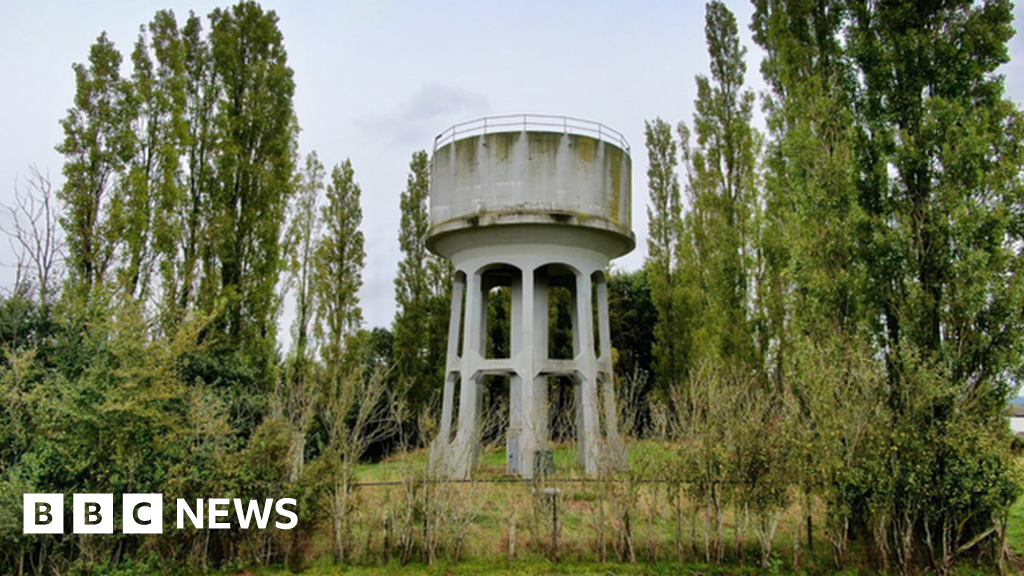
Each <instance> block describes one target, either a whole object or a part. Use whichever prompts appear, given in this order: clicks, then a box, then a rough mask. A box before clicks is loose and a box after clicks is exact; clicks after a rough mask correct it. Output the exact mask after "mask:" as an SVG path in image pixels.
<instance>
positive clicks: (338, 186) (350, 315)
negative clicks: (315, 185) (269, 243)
mask: <svg viewBox="0 0 1024 576" xmlns="http://www.w3.org/2000/svg"><path fill="white" fill-rule="evenodd" d="M361 196H362V192H361V190H360V189H359V184H357V183H356V181H355V170H354V169H353V168H352V162H351V161H350V160H345V161H344V162H342V163H341V164H338V165H336V166H335V167H334V169H333V170H332V171H331V181H330V183H329V184H328V186H327V202H326V204H324V206H323V208H322V212H321V216H320V218H321V220H322V222H323V225H324V234H323V237H322V238H321V239H320V241H319V242H318V245H317V248H316V275H317V278H316V280H317V281H316V287H317V320H318V321H317V331H318V333H319V340H320V341H321V347H322V348H321V355H322V357H323V359H324V361H325V362H327V363H328V365H329V366H330V365H340V364H341V363H342V361H343V360H344V357H345V354H346V352H347V350H348V344H349V342H348V341H349V339H350V338H351V337H352V336H354V335H355V333H356V332H357V331H358V330H359V328H360V326H361V325H362V322H363V313H362V309H361V308H360V306H359V289H360V288H361V287H362V285H363V265H364V262H365V260H366V252H365V250H364V249H363V233H362V232H361V231H360V230H359V227H360V225H361V224H362V221H363V210H362V207H361V205H360V201H361Z"/></svg>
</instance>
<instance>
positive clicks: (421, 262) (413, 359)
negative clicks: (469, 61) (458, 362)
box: [394, 150, 451, 409]
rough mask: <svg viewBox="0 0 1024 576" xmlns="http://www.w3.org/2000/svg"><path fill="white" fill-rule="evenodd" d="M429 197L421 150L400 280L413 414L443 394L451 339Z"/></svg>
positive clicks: (408, 205) (407, 209) (402, 356)
mask: <svg viewBox="0 0 1024 576" xmlns="http://www.w3.org/2000/svg"><path fill="white" fill-rule="evenodd" d="M429 192H430V160H429V157H428V156H427V153H426V152H425V151H422V150H421V151H419V152H416V153H415V154H413V156H412V160H411V162H410V163H409V177H408V180H407V182H406V189H405V191H404V192H402V196H401V209H402V218H401V223H400V225H399V232H398V244H399V246H400V247H401V250H402V254H403V257H402V260H401V262H399V263H398V275H397V276H396V278H395V302H396V304H397V305H398V311H397V313H396V315H395V323H394V338H395V340H394V358H395V364H396V370H397V374H398V378H399V380H400V382H401V385H402V386H403V388H404V389H405V390H406V393H407V396H408V399H409V403H410V405H411V406H412V407H413V409H419V408H420V407H422V406H424V405H425V403H426V402H428V401H430V399H431V396H432V395H434V394H436V393H437V391H439V390H440V384H441V382H442V380H443V377H444V366H445V358H446V354H445V340H446V339H447V336H448V330H447V328H446V326H447V318H448V300H449V294H450V293H451V264H450V263H448V262H447V261H446V260H443V259H441V258H438V257H437V256H434V255H433V254H431V253H430V252H429V251H428V250H427V245H426V238H427V230H428V229H429V226H430V219H429V215H428V213H427V196H428V194H429Z"/></svg>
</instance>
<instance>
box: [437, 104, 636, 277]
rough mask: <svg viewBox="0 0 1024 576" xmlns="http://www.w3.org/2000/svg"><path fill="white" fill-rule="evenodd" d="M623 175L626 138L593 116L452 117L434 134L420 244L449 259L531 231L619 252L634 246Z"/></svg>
mask: <svg viewBox="0 0 1024 576" xmlns="http://www.w3.org/2000/svg"><path fill="white" fill-rule="evenodd" d="M630 182H631V162H630V156H629V146H628V144H627V143H626V141H625V139H624V138H623V137H622V136H621V135H620V134H619V133H618V132H615V131H614V130H611V129H609V128H607V127H605V126H603V125H601V124H597V123H593V122H588V121H584V120H578V119H573V118H565V117H554V116H500V117H491V118H485V119H481V120H476V121H473V122H467V123H464V124H458V125H456V126H453V127H452V128H450V129H448V130H447V131H445V132H444V133H442V134H441V135H440V136H438V137H437V139H436V140H435V145H434V155H433V167H432V173H431V191H430V231H429V233H428V238H427V246H428V247H429V248H430V249H431V250H433V251H434V252H436V253H438V254H441V255H443V256H447V257H451V255H452V254H453V253H456V252H458V251H460V250H461V249H463V248H465V247H471V246H478V245H479V244H480V243H481V242H483V243H486V244H492V243H494V242H498V243H506V244H514V243H522V242H529V240H530V238H531V237H533V236H534V233H538V234H539V236H542V237H543V239H544V240H543V241H544V242H555V243H567V244H575V245H581V244H582V245H584V246H588V247H591V248H594V249H596V250H599V251H601V252H603V253H604V254H605V255H606V256H607V257H608V258H614V257H617V256H621V255H623V254H626V253H627V252H629V251H631V250H632V249H633V248H634V246H635V245H636V239H635V237H634V235H633V232H632V230H631V228H630V214H631V206H630V202H631V197H632V196H631V185H630ZM499 230H500V231H501V232H500V233H499Z"/></svg>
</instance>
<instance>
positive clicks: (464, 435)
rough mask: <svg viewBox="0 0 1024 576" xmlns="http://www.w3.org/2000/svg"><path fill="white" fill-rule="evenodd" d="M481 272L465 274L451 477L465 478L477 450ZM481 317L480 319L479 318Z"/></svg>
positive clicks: (484, 318) (484, 316)
mask: <svg viewBox="0 0 1024 576" xmlns="http://www.w3.org/2000/svg"><path fill="white" fill-rule="evenodd" d="M480 281H481V274H480V272H479V271H475V270H474V271H473V272H472V273H470V274H467V276H466V306H465V310H464V321H463V326H464V327H465V334H464V335H463V345H462V362H461V365H462V368H461V370H460V372H461V376H462V385H461V387H460V391H459V422H458V431H457V432H456V435H455V445H454V446H453V447H452V458H451V464H450V470H451V477H453V478H468V477H469V473H470V470H471V469H472V468H473V464H474V461H475V460H476V454H477V452H478V450H479V442H478V440H479V439H478V438H477V420H478V418H479V412H480V401H481V398H480V386H479V382H478V381H477V380H478V379H479V370H480V364H481V361H482V358H481V352H482V351H483V344H481V336H482V335H483V333H482V332H481V330H482V329H484V328H486V322H487V314H486V313H485V312H484V308H483V306H482V301H483V295H484V292H483V290H482V286H481V282H480ZM481 316H482V318H481Z"/></svg>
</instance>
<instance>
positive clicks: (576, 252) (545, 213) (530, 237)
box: [427, 115, 636, 478]
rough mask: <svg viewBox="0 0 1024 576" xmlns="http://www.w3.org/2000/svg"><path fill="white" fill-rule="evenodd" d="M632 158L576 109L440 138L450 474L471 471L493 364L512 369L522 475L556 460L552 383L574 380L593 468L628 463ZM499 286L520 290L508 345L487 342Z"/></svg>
mask: <svg viewBox="0 0 1024 576" xmlns="http://www.w3.org/2000/svg"><path fill="white" fill-rule="evenodd" d="M630 170H631V168H630V157H629V145H628V144H627V143H626V140H625V139H624V138H623V137H622V135H621V134H619V133H618V132H615V131H614V130H611V129H609V128H607V127H605V126H602V125H601V124H597V123H593V122H588V121H583V120H577V119H574V118H564V117H555V116H535V115H529V116H500V117H491V118H485V119H480V120H475V121H472V122H466V123H463V124H457V125H455V126H453V127H451V128H449V129H448V130H446V131H445V132H443V133H442V134H441V135H439V136H438V137H437V138H436V140H435V142H434V155H433V166H432V171H431V188H430V230H429V232H428V234H427V247H428V248H429V249H430V250H431V251H432V252H434V253H436V254H438V255H440V256H443V257H445V258H448V259H449V260H451V262H452V264H453V265H454V268H455V278H454V286H453V289H452V306H451V317H450V323H449V330H448V349H447V362H446V366H447V368H446V377H445V381H444V394H443V402H442V409H441V425H440V432H439V434H438V436H437V438H435V439H434V442H433V443H432V445H431V450H430V460H431V466H433V467H434V469H435V470H436V471H438V472H439V473H441V474H443V475H446V476H449V477H453V478H467V477H468V476H469V474H470V471H471V469H472V468H473V466H474V464H475V461H476V460H477V458H478V455H479V446H480V426H481V422H480V420H481V413H482V409H483V406H482V399H483V394H482V383H483V382H484V379H485V378H486V377H488V376H506V377H508V387H509V400H508V433H507V436H506V449H507V457H508V461H507V468H508V472H509V473H511V474H519V475H521V476H522V477H524V478H532V477H534V475H535V474H536V473H538V472H543V471H544V470H545V468H547V467H548V466H549V464H548V462H550V454H551V452H550V448H549V445H548V443H549V418H550V417H551V416H552V414H550V413H549V404H548V391H549V384H550V382H552V381H558V382H562V383H564V385H568V386H571V387H572V396H570V397H574V399H575V402H573V404H574V405H575V415H574V416H575V430H576V440H577V445H578V448H579V453H578V462H579V465H580V467H581V468H582V469H583V470H584V471H585V472H586V473H587V474H588V475H596V474H599V473H603V472H607V471H611V470H616V469H621V468H623V467H624V466H625V465H626V449H625V445H624V444H623V442H622V440H621V438H620V437H619V433H618V429H617V425H616V403H615V393H614V388H613V379H612V354H611V350H612V346H611V337H610V331H609V324H608V290H607V286H606V284H605V276H604V270H605V269H606V268H607V266H608V263H609V261H610V260H611V259H612V258H615V257H618V256H622V255H623V254H626V253H628V252H629V251H631V250H632V249H633V248H634V246H635V245H636V240H635V238H634V236H633V232H632V230H631V229H630V214H631V210H630V198H631V194H630V192H631V187H630ZM495 287H506V288H507V289H508V291H509V292H510V307H509V308H510V315H509V317H508V324H509V326H510V334H509V337H508V344H509V345H508V347H507V355H506V354H500V356H504V357H493V356H495V354H494V353H493V352H491V351H489V350H487V348H488V347H487V333H488V326H487V322H488V297H489V295H491V294H492V290H493V289H494V288H495ZM554 289H561V290H565V291H567V292H568V294H569V301H570V302H571V304H570V306H571V334H572V353H571V354H569V355H563V357H560V358H552V357H550V356H551V354H550V353H549V350H550V347H549V341H548V339H549V326H550V322H551V319H550V318H549V294H550V293H551V291H552V290H554ZM564 294H565V292H562V295H563V296H564ZM567 328H568V327H567ZM566 356H567V357H566ZM566 395H567V396H568V393H566Z"/></svg>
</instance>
